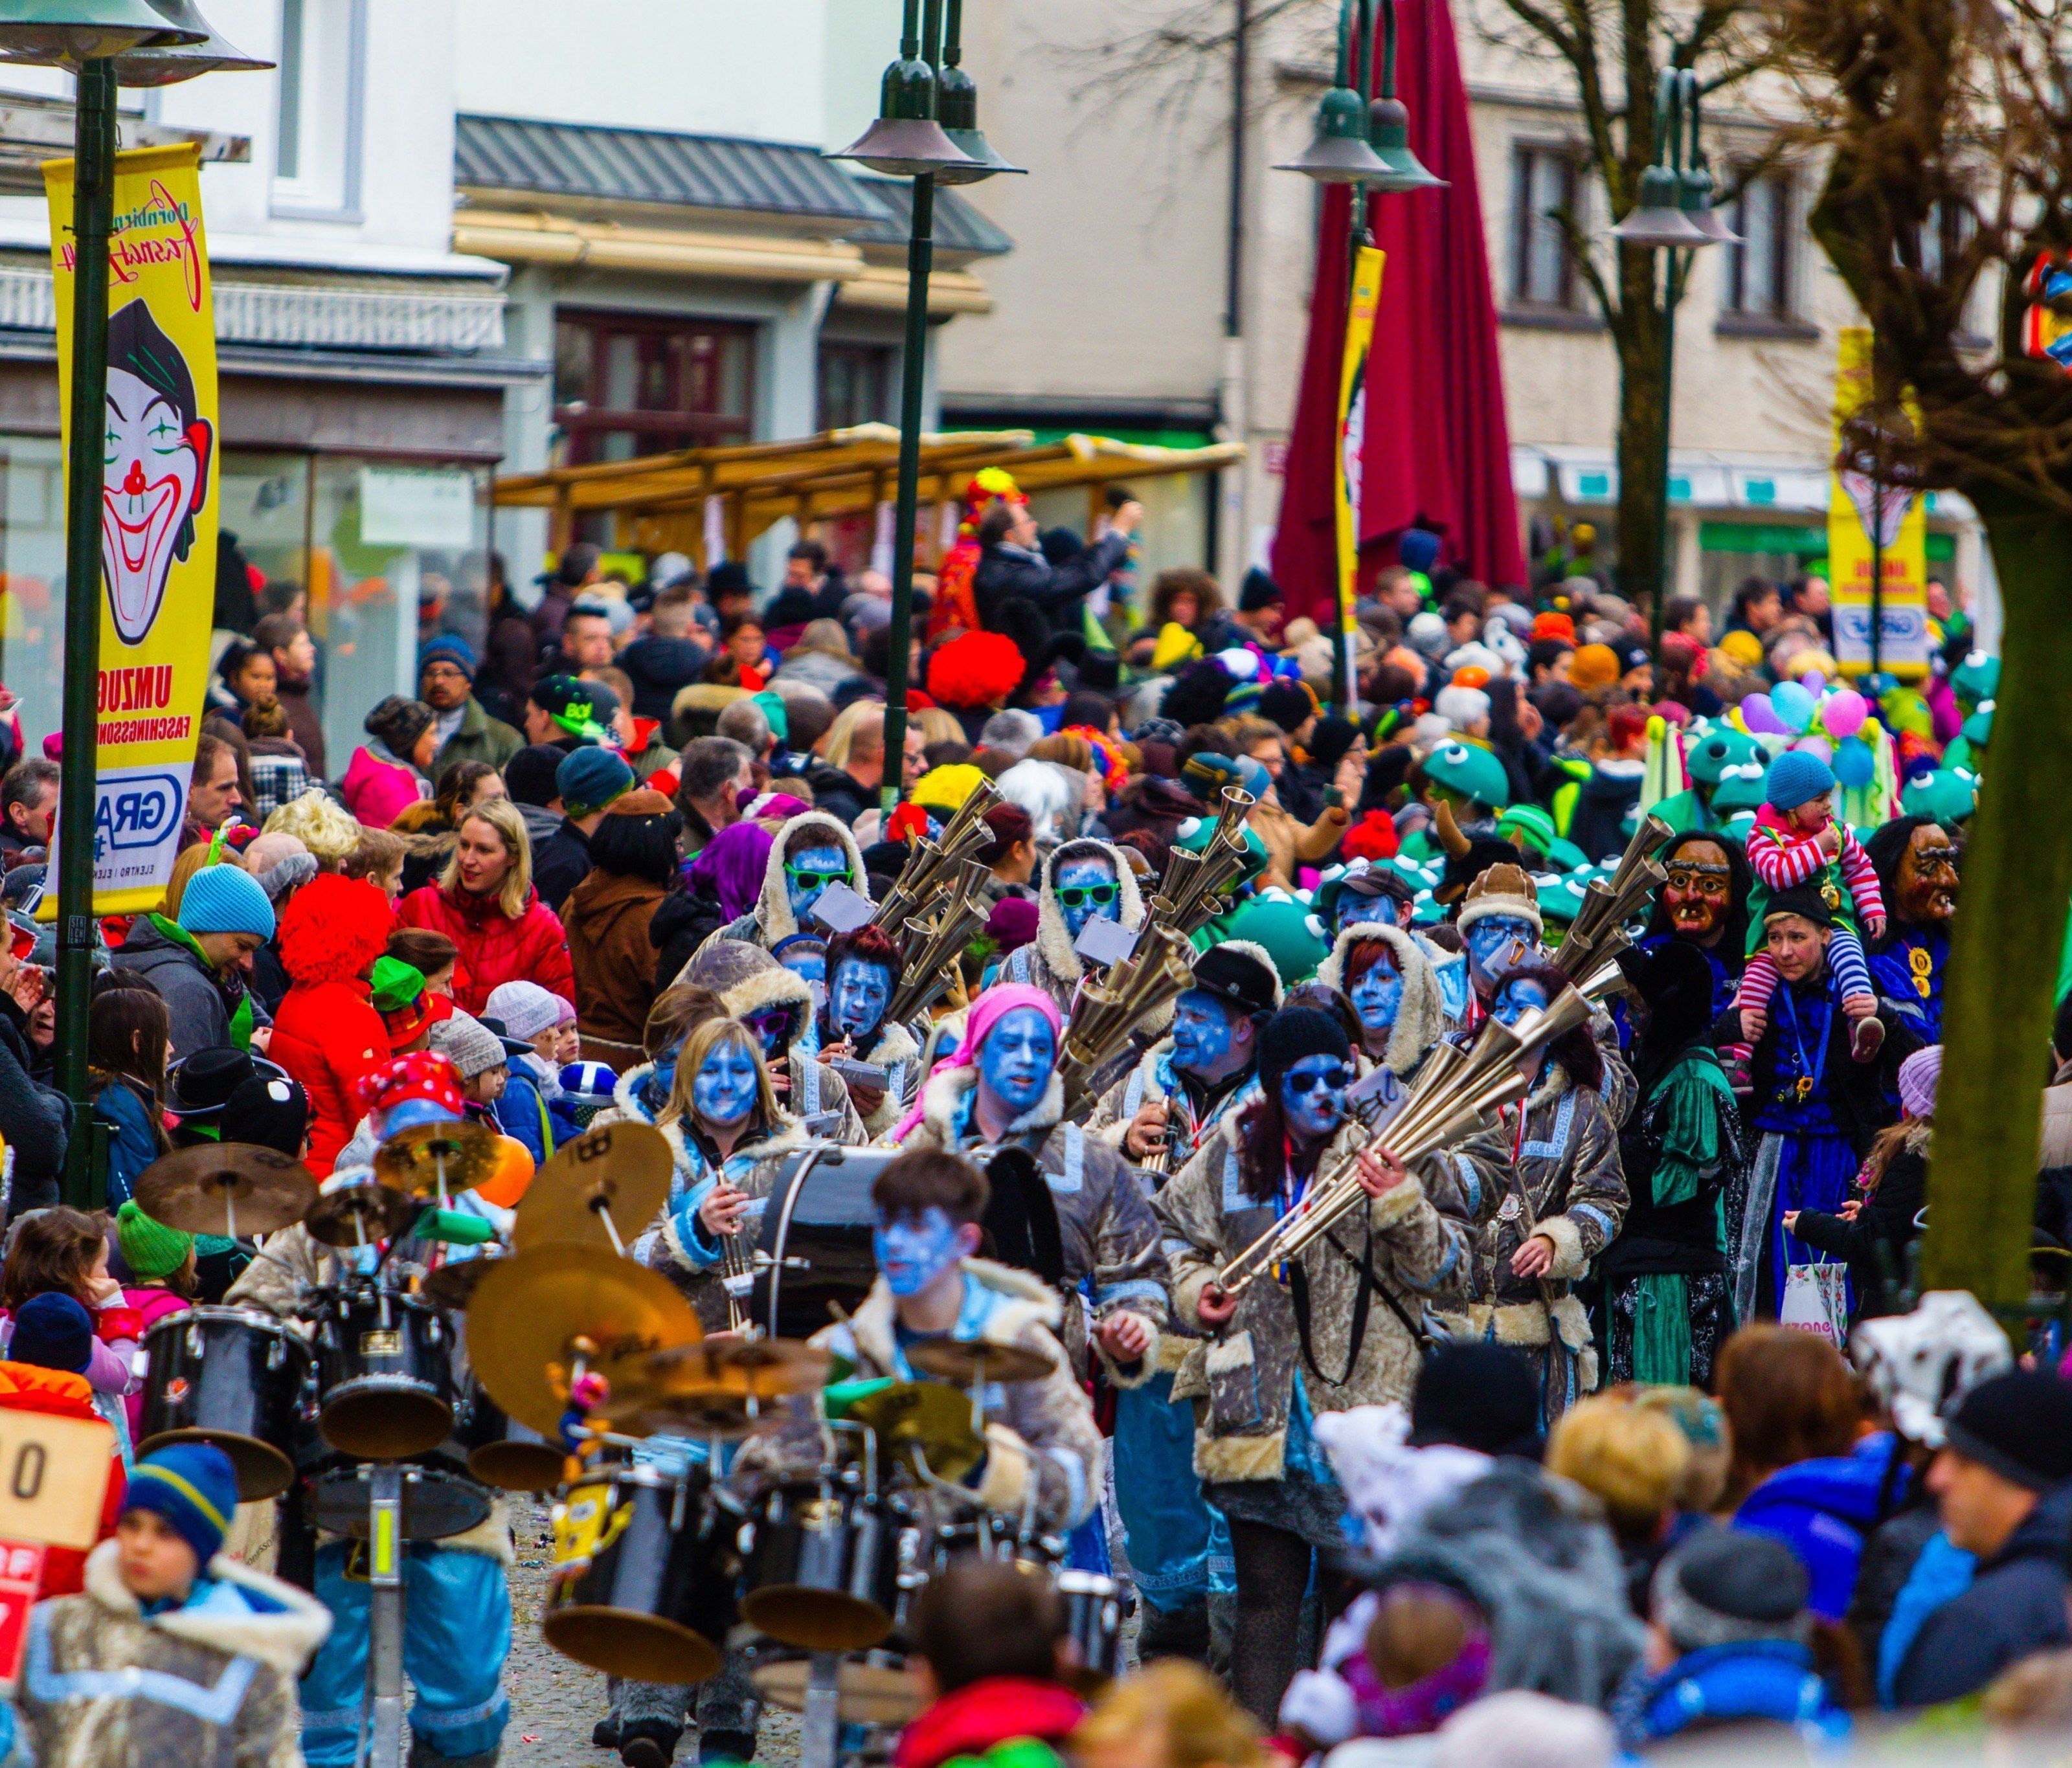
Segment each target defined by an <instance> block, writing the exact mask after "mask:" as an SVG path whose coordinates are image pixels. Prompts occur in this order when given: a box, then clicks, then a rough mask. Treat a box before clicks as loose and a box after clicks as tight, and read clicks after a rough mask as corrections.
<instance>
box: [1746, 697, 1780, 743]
mask: <svg viewBox="0 0 2072 1768" xmlns="http://www.w3.org/2000/svg"><path fill="white" fill-rule="evenodd" d="M1741 722H1742V723H1743V724H1745V725H1746V726H1748V729H1749V734H1750V735H1751V736H1756V737H1782V736H1783V735H1785V734H1786V727H1785V723H1784V721H1783V720H1782V718H1780V717H1778V715H1777V711H1776V709H1775V708H1774V707H1773V706H1772V705H1770V696H1769V695H1768V694H1766V693H1752V694H1750V695H1749V697H1748V698H1747V699H1745V700H1744V701H1742V702H1741Z"/></svg>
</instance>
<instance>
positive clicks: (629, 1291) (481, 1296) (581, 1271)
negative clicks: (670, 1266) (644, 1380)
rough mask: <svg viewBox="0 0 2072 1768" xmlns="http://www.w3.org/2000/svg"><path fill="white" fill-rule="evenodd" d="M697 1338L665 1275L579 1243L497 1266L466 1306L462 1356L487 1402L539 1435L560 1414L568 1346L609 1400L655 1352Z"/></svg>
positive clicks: (555, 1429) (549, 1432)
mask: <svg viewBox="0 0 2072 1768" xmlns="http://www.w3.org/2000/svg"><path fill="white" fill-rule="evenodd" d="M700 1337H701V1332H700V1330H699V1326H698V1318H697V1315H696V1314H693V1313H692V1311H691V1306H690V1304H689V1302H688V1301H685V1299H684V1298H683V1297H682V1296H681V1295H680V1294H679V1293H677V1291H676V1285H674V1284H672V1283H671V1282H670V1281H669V1280H668V1278H667V1277H662V1276H660V1275H659V1274H658V1273H656V1272H653V1271H650V1270H648V1269H647V1268H644V1267H643V1266H641V1265H638V1264H635V1263H634V1262H633V1261H632V1260H631V1259H623V1258H619V1257H616V1256H614V1255H613V1254H611V1253H610V1252H599V1251H598V1250H596V1249H595V1248H591V1247H587V1246H537V1247H534V1248H532V1250H531V1251H530V1252H520V1253H517V1254H516V1255H514V1256H512V1257H510V1258H508V1259H498V1260H495V1264H494V1268H492V1269H491V1271H490V1273H488V1275H487V1276H486V1277H483V1280H482V1281H481V1282H479V1284H477V1285H475V1295H474V1297H473V1299H471V1301H469V1303H468V1305H467V1345H468V1354H469V1356H470V1357H471V1359H472V1360H473V1362H474V1363H475V1373H476V1375H478V1376H479V1377H480V1378H481V1381H482V1384H483V1387H484V1388H487V1389H488V1390H489V1396H490V1398H491V1399H492V1400H495V1402H496V1403H497V1404H498V1405H500V1406H501V1407H502V1408H504V1411H505V1412H507V1413H508V1414H509V1415H510V1416H512V1417H513V1418H516V1419H517V1420H518V1421H519V1422H520V1423H521V1424H524V1425H530V1426H531V1427H532V1429H534V1430H537V1431H538V1432H539V1433H541V1435H542V1436H545V1437H554V1436H556V1435H557V1433H559V1431H560V1429H561V1415H562V1413H563V1412H565V1411H566V1410H567V1409H568V1402H567V1400H566V1398H565V1393H566V1388H567V1380H568V1376H569V1371H570V1365H571V1364H572V1363H574V1360H575V1359H576V1356H577V1355H578V1349H579V1348H580V1347H579V1344H578V1341H582V1344H584V1345H586V1346H587V1347H588V1348H587V1351H586V1353H585V1354H586V1357H587V1360H588V1363H589V1366H590V1368H591V1369H593V1370H594V1371H596V1372H597V1373H598V1374H599V1375H603V1376H604V1377H605V1379H606V1380H607V1381H608V1382H610V1383H611V1388H612V1392H614V1393H615V1394H617V1393H618V1392H619V1388H620V1384H622V1383H624V1382H631V1383H633V1384H635V1385H638V1384H639V1371H640V1370H641V1368H642V1367H643V1364H644V1363H646V1361H647V1360H648V1359H649V1358H651V1357H652V1356H653V1355H655V1353H656V1351H668V1350H673V1349H674V1348H676V1347H677V1346H679V1345H685V1344H695V1343H697V1341H698V1339H699V1338H700ZM549 1365H553V1372H550V1371H549Z"/></svg>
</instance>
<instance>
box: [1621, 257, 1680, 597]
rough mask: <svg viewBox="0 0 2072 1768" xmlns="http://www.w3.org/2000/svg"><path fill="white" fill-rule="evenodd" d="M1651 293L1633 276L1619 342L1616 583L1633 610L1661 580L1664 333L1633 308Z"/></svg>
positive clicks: (1664, 512) (1651, 594) (1643, 310)
mask: <svg viewBox="0 0 2072 1768" xmlns="http://www.w3.org/2000/svg"><path fill="white" fill-rule="evenodd" d="M1625 294H1626V311H1625V312H1624V313H1623V314H1622V315H1621V321H1622V323H1621V327H1620V329H1621V331H1622V334H1623V335H1621V336H1620V337H1619V338H1618V369H1619V421H1618V581H1619V591H1620V593H1621V594H1623V595H1624V596H1625V597H1626V598H1627V600H1629V601H1630V602H1633V603H1634V606H1637V607H1642V608H1645V607H1647V606H1650V605H1651V602H1653V599H1654V597H1655V590H1656V588H1657V586H1659V584H1660V583H1661V582H1662V564H1663V548H1664V546H1665V545H1666V543H1667V533H1666V532H1665V524H1666V521H1667V514H1668V512H1667V510H1666V508H1664V507H1663V485H1662V434H1663V424H1664V423H1665V422H1666V421H1667V412H1666V406H1665V404H1664V401H1663V384H1662V334H1661V320H1660V319H1659V316H1658V315H1655V314H1654V313H1653V312H1651V311H1650V310H1647V309H1646V308H1645V307H1642V306H1639V305H1638V304H1637V301H1636V294H1638V301H1640V302H1644V301H1646V299H1647V298H1648V294H1649V290H1648V288H1647V286H1646V283H1645V282H1643V283H1642V284H1640V285H1639V287H1638V291H1636V289H1635V287H1634V283H1633V281H1632V279H1631V278H1629V279H1628V281H1627V286H1626V290H1625Z"/></svg>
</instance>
